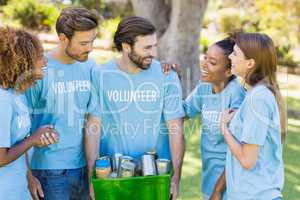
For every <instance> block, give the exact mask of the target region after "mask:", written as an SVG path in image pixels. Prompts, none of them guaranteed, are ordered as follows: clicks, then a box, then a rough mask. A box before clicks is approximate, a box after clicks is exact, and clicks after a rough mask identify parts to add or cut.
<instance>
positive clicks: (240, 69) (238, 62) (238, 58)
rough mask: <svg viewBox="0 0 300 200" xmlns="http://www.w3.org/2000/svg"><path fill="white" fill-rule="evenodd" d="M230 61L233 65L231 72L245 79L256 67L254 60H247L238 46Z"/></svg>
mask: <svg viewBox="0 0 300 200" xmlns="http://www.w3.org/2000/svg"><path fill="white" fill-rule="evenodd" d="M229 59H230V60H231V63H232V66H231V72H232V73H233V74H235V75H237V76H240V77H242V78H245V77H246V75H247V73H248V72H249V70H250V69H251V68H252V67H253V66H254V60H253V59H247V58H246V56H245V55H244V53H243V52H242V50H241V49H240V48H239V46H238V45H234V47H233V52H232V53H231V54H230V55H229Z"/></svg>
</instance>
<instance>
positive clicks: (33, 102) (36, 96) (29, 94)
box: [25, 80, 43, 114]
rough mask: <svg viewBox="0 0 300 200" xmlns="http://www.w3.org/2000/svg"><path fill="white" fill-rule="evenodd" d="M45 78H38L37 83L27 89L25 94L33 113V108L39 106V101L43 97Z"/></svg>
mask: <svg viewBox="0 0 300 200" xmlns="http://www.w3.org/2000/svg"><path fill="white" fill-rule="evenodd" d="M42 82H43V80H38V81H37V83H36V84H35V85H33V86H31V87H30V88H29V89H27V90H26V92H25V96H26V100H27V105H28V107H29V111H30V113H31V114H32V113H33V109H34V108H36V107H37V103H38V102H39V100H40V98H41V93H42V84H43V83H42Z"/></svg>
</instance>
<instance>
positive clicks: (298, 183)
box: [180, 100, 300, 200]
mask: <svg viewBox="0 0 300 200" xmlns="http://www.w3.org/2000/svg"><path fill="white" fill-rule="evenodd" d="M298 104H300V100H298ZM288 123H289V126H288V135H287V138H286V142H285V146H284V164H285V186H284V191H283V195H284V200H298V199H299V198H300V159H299V156H300V120H296V119H289V120H288ZM199 128H200V123H199V122H198V121H193V120H190V121H188V122H187V123H186V125H185V134H186V143H187V144H186V146H187V149H186V150H187V151H186V154H185V159H184V164H183V174H182V182H181V198H180V199H181V200H199V199H202V197H201V193H200V177H201V162H200V156H201V155H200V152H199V138H200V136H199Z"/></svg>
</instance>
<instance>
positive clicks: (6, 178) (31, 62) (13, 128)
mask: <svg viewBox="0 0 300 200" xmlns="http://www.w3.org/2000/svg"><path fill="white" fill-rule="evenodd" d="M42 55H43V49H42V46H41V44H40V42H39V40H38V39H37V38H36V37H35V36H34V35H32V34H30V33H28V32H26V31H23V30H15V29H11V28H0V108H1V109H0V119H1V120H0V177H1V179H0V185H1V187H0V199H7V200H15V199H24V200H28V199H31V197H30V194H29V191H28V189H27V179H26V162H25V152H26V151H27V150H28V149H29V148H31V147H32V146H46V145H48V144H50V143H47V142H45V140H44V139H43V138H45V136H46V137H48V136H49V137H51V139H53V142H56V141H57V139H58V138H57V137H56V134H55V133H54V130H53V129H52V128H50V127H47V126H45V127H42V128H40V129H39V130H37V131H36V132H35V133H34V134H31V136H29V137H27V138H25V137H26V136H27V135H28V134H29V131H30V126H31V123H30V117H29V110H28V108H27V102H26V98H25V95H24V94H23V93H24V91H25V90H26V89H28V88H29V87H30V86H32V85H33V84H34V82H35V81H36V80H37V79H40V78H42V77H43V71H42V67H43V66H44V65H45V63H46V62H45V59H44V58H43V56H42ZM16 180H18V181H16Z"/></svg>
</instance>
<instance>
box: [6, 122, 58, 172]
mask: <svg viewBox="0 0 300 200" xmlns="http://www.w3.org/2000/svg"><path fill="white" fill-rule="evenodd" d="M45 133H47V136H45ZM43 138H45V139H43ZM48 138H49V140H48ZM57 141H58V137H57V135H55V133H54V130H53V129H52V128H49V127H48V126H44V127H41V128H40V129H38V130H37V132H36V133H34V134H32V135H30V136H29V137H28V138H26V139H24V140H23V141H21V142H20V143H18V144H16V145H14V146H12V147H10V148H0V167H3V166H5V165H7V164H9V163H11V162H13V161H15V160H16V159H18V158H19V157H20V156H21V155H23V154H24V153H25V152H26V151H27V150H28V149H30V148H31V147H32V146H46V145H49V144H53V143H55V142H57Z"/></svg>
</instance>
